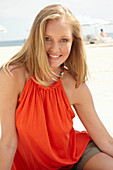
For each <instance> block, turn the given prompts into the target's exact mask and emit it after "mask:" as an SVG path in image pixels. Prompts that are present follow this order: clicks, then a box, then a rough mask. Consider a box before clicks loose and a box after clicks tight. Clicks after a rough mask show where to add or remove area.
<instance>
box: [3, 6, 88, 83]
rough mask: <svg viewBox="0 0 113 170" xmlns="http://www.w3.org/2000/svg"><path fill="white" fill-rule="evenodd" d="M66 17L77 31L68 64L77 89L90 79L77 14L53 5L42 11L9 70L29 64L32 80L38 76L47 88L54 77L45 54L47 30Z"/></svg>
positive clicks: (74, 34)
mask: <svg viewBox="0 0 113 170" xmlns="http://www.w3.org/2000/svg"><path fill="white" fill-rule="evenodd" d="M62 17H65V18H66V20H67V22H69V24H71V26H72V28H73V44H72V49H71V52H70V55H69V57H68V59H67V60H66V62H65V64H66V66H67V67H68V71H69V73H70V74H71V75H72V76H73V77H74V79H75V80H76V82H77V83H76V86H79V85H80V84H81V83H82V82H85V80H86V77H87V65H86V59H85V51H84V46H83V41H82V37H81V34H80V31H81V30H80V24H79V22H78V20H77V19H76V18H75V17H74V16H73V14H72V13H71V12H70V11H69V10H68V9H67V8H65V7H63V6H62V5H59V4H57V5H49V6H47V7H45V8H44V9H42V10H41V11H40V12H39V14H38V15H37V16H36V18H35V20H34V23H33V25H32V28H31V32H30V35H29V37H28V39H27V40H26V42H25V44H24V46H23V48H22V49H21V50H20V51H19V52H18V53H17V54H16V55H15V56H14V57H12V58H11V59H10V60H9V62H8V63H6V65H5V66H7V70H8V67H9V65H11V64H15V63H20V64H21V65H23V64H25V65H26V67H27V69H28V71H29V74H30V76H33V75H35V77H36V79H37V81H38V83H40V84H42V85H46V80H47V79H48V77H51V71H50V68H49V62H48V57H47V54H46V51H45V28H46V23H47V21H48V20H51V19H58V18H62Z"/></svg>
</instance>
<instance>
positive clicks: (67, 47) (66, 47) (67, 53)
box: [62, 45, 71, 55]
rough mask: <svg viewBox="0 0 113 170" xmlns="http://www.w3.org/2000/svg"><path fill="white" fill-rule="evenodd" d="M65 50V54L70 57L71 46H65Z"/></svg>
mask: <svg viewBox="0 0 113 170" xmlns="http://www.w3.org/2000/svg"><path fill="white" fill-rule="evenodd" d="M62 49H63V53H64V54H65V55H69V54H70V51H71V45H67V46H65V47H64V48H62Z"/></svg>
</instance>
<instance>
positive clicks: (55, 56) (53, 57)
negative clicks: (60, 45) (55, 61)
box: [49, 55, 59, 58]
mask: <svg viewBox="0 0 113 170" xmlns="http://www.w3.org/2000/svg"><path fill="white" fill-rule="evenodd" d="M49 56H50V57H53V58H58V57H59V56H55V55H49Z"/></svg>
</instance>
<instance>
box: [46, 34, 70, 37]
mask: <svg viewBox="0 0 113 170" xmlns="http://www.w3.org/2000/svg"><path fill="white" fill-rule="evenodd" d="M45 36H48V37H52V36H51V35H47V34H45ZM61 38H70V37H69V36H67V35H63V36H61Z"/></svg>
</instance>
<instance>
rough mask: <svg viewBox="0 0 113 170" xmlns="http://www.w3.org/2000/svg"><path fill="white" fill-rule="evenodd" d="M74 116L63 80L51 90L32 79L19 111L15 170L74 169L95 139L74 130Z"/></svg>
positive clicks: (23, 95) (17, 116) (20, 99)
mask: <svg viewBox="0 0 113 170" xmlns="http://www.w3.org/2000/svg"><path fill="white" fill-rule="evenodd" d="M33 78H35V77H34V76H33ZM74 117H75V113H74V111H73V109H72V107H71V105H70V103H69V101H68V98H67V96H66V93H65V91H64V88H63V85H62V82H61V80H60V79H59V80H58V81H57V82H55V83H54V84H53V85H51V86H49V87H43V86H41V85H39V84H38V83H36V82H35V81H34V80H33V79H32V77H31V78H30V79H28V80H27V82H26V84H25V87H24V89H23V91H22V94H21V96H20V97H19V99H18V105H17V109H16V117H15V120H16V128H17V133H18V147H17V151H16V154H15V157H14V161H13V165H12V169H11V170H52V169H54V170H57V169H70V168H71V167H72V166H73V164H75V163H76V162H78V160H79V159H80V157H81V156H82V154H83V152H84V151H85V148H86V147H87V144H88V143H89V141H90V140H91V138H90V137H89V136H88V134H87V132H85V131H84V132H78V131H76V130H74V128H73V118H74Z"/></svg>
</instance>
